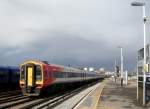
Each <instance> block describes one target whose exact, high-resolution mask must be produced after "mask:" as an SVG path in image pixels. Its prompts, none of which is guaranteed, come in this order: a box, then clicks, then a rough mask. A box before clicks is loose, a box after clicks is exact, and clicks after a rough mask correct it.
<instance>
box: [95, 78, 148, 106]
mask: <svg viewBox="0 0 150 109" xmlns="http://www.w3.org/2000/svg"><path fill="white" fill-rule="evenodd" d="M97 109H148V108H147V107H143V106H142V105H141V104H139V102H138V101H137V100H136V81H131V80H130V81H129V84H128V85H127V86H126V85H124V86H123V87H122V86H121V85H120V81H117V83H115V82H114V80H112V79H107V81H106V82H105V86H104V89H103V91H102V94H101V97H100V99H99V103H98V106H97Z"/></svg>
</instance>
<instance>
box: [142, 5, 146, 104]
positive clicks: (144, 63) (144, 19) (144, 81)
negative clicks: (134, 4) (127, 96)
mask: <svg viewBox="0 0 150 109" xmlns="http://www.w3.org/2000/svg"><path fill="white" fill-rule="evenodd" d="M143 22H144V25H143V26H144V28H143V30H144V60H143V61H144V62H143V105H144V106H145V104H146V101H145V95H146V94H145V91H146V88H145V84H146V74H145V73H146V72H145V69H144V66H145V65H146V25H145V24H146V16H145V5H143Z"/></svg>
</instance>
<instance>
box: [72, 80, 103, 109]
mask: <svg viewBox="0 0 150 109" xmlns="http://www.w3.org/2000/svg"><path fill="white" fill-rule="evenodd" d="M104 85H105V81H102V82H101V84H99V86H98V87H97V88H96V89H94V90H93V91H92V92H91V93H90V94H89V95H88V96H87V97H85V98H84V99H83V100H82V101H81V102H80V103H79V104H78V105H77V106H76V107H75V108H74V109H96V108H97V105H98V101H99V98H100V95H101V92H102V90H103V88H104Z"/></svg>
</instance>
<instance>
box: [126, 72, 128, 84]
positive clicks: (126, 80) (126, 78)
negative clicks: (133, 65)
mask: <svg viewBox="0 0 150 109" xmlns="http://www.w3.org/2000/svg"><path fill="white" fill-rule="evenodd" d="M126 85H128V71H127V70H126Z"/></svg>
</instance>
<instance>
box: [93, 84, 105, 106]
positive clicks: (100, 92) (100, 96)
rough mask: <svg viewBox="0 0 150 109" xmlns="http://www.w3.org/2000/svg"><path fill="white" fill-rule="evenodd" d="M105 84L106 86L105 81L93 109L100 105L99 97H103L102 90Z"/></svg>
mask: <svg viewBox="0 0 150 109" xmlns="http://www.w3.org/2000/svg"><path fill="white" fill-rule="evenodd" d="M104 86H105V82H104V84H103V86H102V89H101V91H100V94H99V96H98V99H97V101H96V103H95V105H94V107H93V109H97V105H98V102H99V99H100V97H101V93H102V91H103V89H104Z"/></svg>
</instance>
